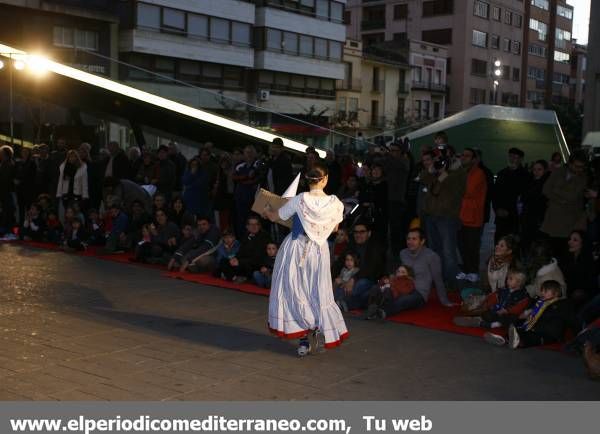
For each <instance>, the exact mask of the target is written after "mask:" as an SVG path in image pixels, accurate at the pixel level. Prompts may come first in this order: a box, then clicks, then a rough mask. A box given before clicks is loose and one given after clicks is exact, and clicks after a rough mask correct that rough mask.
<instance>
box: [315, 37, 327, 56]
mask: <svg viewBox="0 0 600 434" xmlns="http://www.w3.org/2000/svg"><path fill="white" fill-rule="evenodd" d="M315 57H320V58H322V59H326V58H327V39H321V38H315Z"/></svg>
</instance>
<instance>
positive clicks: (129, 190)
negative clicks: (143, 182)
mask: <svg viewBox="0 0 600 434" xmlns="http://www.w3.org/2000/svg"><path fill="white" fill-rule="evenodd" d="M103 187H104V191H103V195H104V196H103V197H104V198H105V200H106V199H108V197H109V196H113V197H116V198H118V199H119V202H120V203H121V204H122V205H123V207H124V209H125V210H127V211H128V212H129V211H131V207H132V205H133V203H134V202H136V201H137V202H140V203H141V204H142V205H143V207H144V209H145V210H146V212H151V211H152V197H150V195H149V194H148V192H147V191H146V190H144V189H143V188H142V187H141V186H140V185H138V184H136V183H135V182H133V181H130V180H129V179H121V180H120V181H119V180H117V179H115V178H105V179H104V183H103Z"/></svg>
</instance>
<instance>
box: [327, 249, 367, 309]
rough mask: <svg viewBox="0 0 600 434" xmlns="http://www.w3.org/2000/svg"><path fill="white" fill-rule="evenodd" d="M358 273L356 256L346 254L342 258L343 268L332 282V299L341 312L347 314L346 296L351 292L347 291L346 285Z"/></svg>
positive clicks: (350, 289)
mask: <svg viewBox="0 0 600 434" xmlns="http://www.w3.org/2000/svg"><path fill="white" fill-rule="evenodd" d="M359 271H360V268H358V256H357V255H355V254H354V253H348V254H347V255H346V257H345V258H344V267H343V268H342V269H341V270H340V274H339V276H337V277H336V278H335V280H334V281H333V288H334V289H333V293H334V297H335V300H336V303H337V304H338V306H339V307H340V310H341V311H342V312H348V303H347V302H346V296H347V295H350V294H349V292H351V291H352V288H349V289H348V288H347V286H346V284H347V283H348V281H349V280H350V279H352V278H353V277H354V275H355V274H356V273H358V272H359Z"/></svg>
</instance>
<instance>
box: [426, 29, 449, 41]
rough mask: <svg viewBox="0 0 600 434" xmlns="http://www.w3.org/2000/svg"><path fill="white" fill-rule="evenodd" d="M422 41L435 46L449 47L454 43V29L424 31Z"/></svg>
mask: <svg viewBox="0 0 600 434" xmlns="http://www.w3.org/2000/svg"><path fill="white" fill-rule="evenodd" d="M421 39H422V40H423V41H425V42H433V43H434V44H440V45H448V44H451V43H452V29H438V30H424V31H423V32H421Z"/></svg>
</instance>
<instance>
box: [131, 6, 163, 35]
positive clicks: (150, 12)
mask: <svg viewBox="0 0 600 434" xmlns="http://www.w3.org/2000/svg"><path fill="white" fill-rule="evenodd" d="M137 25H138V27H147V28H150V29H160V8H159V7H158V6H154V5H148V4H146V3H138V5H137Z"/></svg>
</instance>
